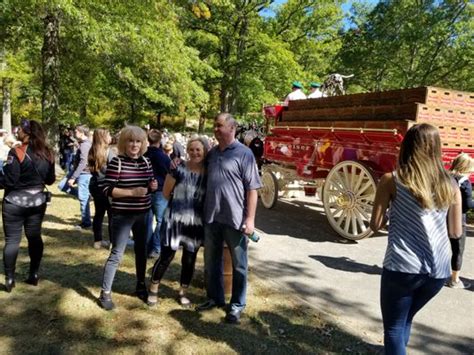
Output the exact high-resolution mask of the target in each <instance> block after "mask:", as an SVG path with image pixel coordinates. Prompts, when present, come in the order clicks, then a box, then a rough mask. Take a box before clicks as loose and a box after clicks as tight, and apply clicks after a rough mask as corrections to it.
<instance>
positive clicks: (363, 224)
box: [323, 161, 376, 240]
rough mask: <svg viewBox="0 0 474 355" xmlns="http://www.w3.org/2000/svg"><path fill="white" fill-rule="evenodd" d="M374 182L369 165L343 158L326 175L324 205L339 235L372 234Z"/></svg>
mask: <svg viewBox="0 0 474 355" xmlns="http://www.w3.org/2000/svg"><path fill="white" fill-rule="evenodd" d="M375 190H376V184H375V179H374V177H373V175H372V171H371V169H370V168H367V167H366V166H365V165H363V164H361V163H360V162H357V161H343V162H341V163H339V164H337V165H336V166H334V167H333V168H332V169H331V171H330V172H329V174H328V176H327V177H326V182H325V183H324V189H323V192H324V194H323V205H324V210H325V211H326V216H327V218H328V221H329V224H330V225H331V227H332V228H333V229H334V230H335V231H336V232H337V233H338V234H339V235H341V236H342V237H344V238H347V239H350V240H359V239H362V238H366V237H369V236H370V235H372V234H373V232H372V230H371V229H370V228H369V224H370V217H371V215H372V206H373V201H374V198H375Z"/></svg>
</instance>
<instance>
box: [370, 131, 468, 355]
mask: <svg viewBox="0 0 474 355" xmlns="http://www.w3.org/2000/svg"><path fill="white" fill-rule="evenodd" d="M387 210H388V219H389V220H390V226H389V229H388V245H387V250H386V253H385V259H384V262H383V271H382V281H381V290H380V303H381V309H382V318H383V325H384V345H385V353H386V354H405V353H406V346H407V344H408V340H409V337H410V331H411V324H412V321H413V317H414V316H415V314H416V313H417V312H418V311H419V310H420V309H421V308H422V307H423V306H424V305H425V304H426V303H428V302H429V301H430V300H431V299H432V298H433V297H434V296H435V295H436V294H437V293H438V292H439V291H440V290H441V288H442V287H443V285H444V283H445V281H446V278H448V277H449V276H450V274H451V270H450V258H451V255H450V251H449V249H450V247H449V238H448V235H449V236H451V237H459V236H460V235H461V233H462V227H461V195H460V192H459V189H458V187H457V185H456V184H455V182H454V181H453V179H452V178H451V177H450V175H449V174H448V172H447V171H446V170H445V169H444V167H443V163H442V159H441V142H440V138H439V133H438V130H437V129H436V128H435V127H433V126H431V125H429V124H425V123H422V124H416V125H414V126H413V127H411V128H410V129H409V130H408V131H407V133H406V135H405V137H404V139H403V141H402V143H401V146H400V153H399V158H398V166H397V168H396V171H394V172H392V173H387V174H385V175H383V176H382V178H381V179H380V182H379V184H378V187H377V192H376V195H375V201H374V207H373V211H372V219H371V222H370V227H371V228H372V230H374V231H377V230H379V229H380V228H382V227H383V226H384V225H385V223H386V222H387ZM446 218H448V221H449V228H448V227H447V225H446Z"/></svg>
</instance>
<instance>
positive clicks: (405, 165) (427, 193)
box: [397, 123, 454, 209]
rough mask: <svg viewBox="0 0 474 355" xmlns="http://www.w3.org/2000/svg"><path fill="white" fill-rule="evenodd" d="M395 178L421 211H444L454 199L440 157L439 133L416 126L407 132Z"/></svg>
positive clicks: (449, 179) (428, 128)
mask: <svg viewBox="0 0 474 355" xmlns="http://www.w3.org/2000/svg"><path fill="white" fill-rule="evenodd" d="M397 175H398V177H399V179H400V181H401V183H402V184H404V185H405V186H407V187H408V189H409V190H410V192H411V193H412V194H413V196H414V197H415V198H416V199H417V200H418V202H419V203H420V205H421V207H422V208H427V209H434V208H447V207H448V206H449V205H450V204H451V203H452V201H453V199H454V190H453V183H452V180H451V177H450V176H449V174H448V172H447V171H446V170H445V169H444V166H443V162H442V158H441V140H440V138H439V132H438V130H437V129H436V128H435V127H433V126H432V125H429V124H426V123H421V124H416V125H414V126H413V127H411V128H410V129H409V130H408V131H407V133H406V135H405V137H404V139H403V141H402V144H401V146H400V155H399V157H398V167H397Z"/></svg>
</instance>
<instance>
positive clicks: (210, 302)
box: [196, 299, 225, 312]
mask: <svg viewBox="0 0 474 355" xmlns="http://www.w3.org/2000/svg"><path fill="white" fill-rule="evenodd" d="M224 306H225V304H218V303H216V301H214V300H212V299H210V300H207V301H206V302H204V303H202V304H200V305H199V306H197V307H196V311H198V312H202V311H207V310H210V309H213V308H216V307H219V308H223V307H224Z"/></svg>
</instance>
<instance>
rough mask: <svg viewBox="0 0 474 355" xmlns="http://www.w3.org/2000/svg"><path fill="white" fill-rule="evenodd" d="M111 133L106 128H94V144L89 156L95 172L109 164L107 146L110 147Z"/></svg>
mask: <svg viewBox="0 0 474 355" xmlns="http://www.w3.org/2000/svg"><path fill="white" fill-rule="evenodd" d="M109 140H110V133H109V131H108V130H106V129H104V128H97V129H96V130H94V135H93V136H92V146H91V149H90V150H89V155H88V157H87V161H88V165H89V169H90V170H91V172H93V173H95V172H98V171H100V170H101V169H102V167H103V166H104V165H106V164H107V148H108V147H109Z"/></svg>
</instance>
